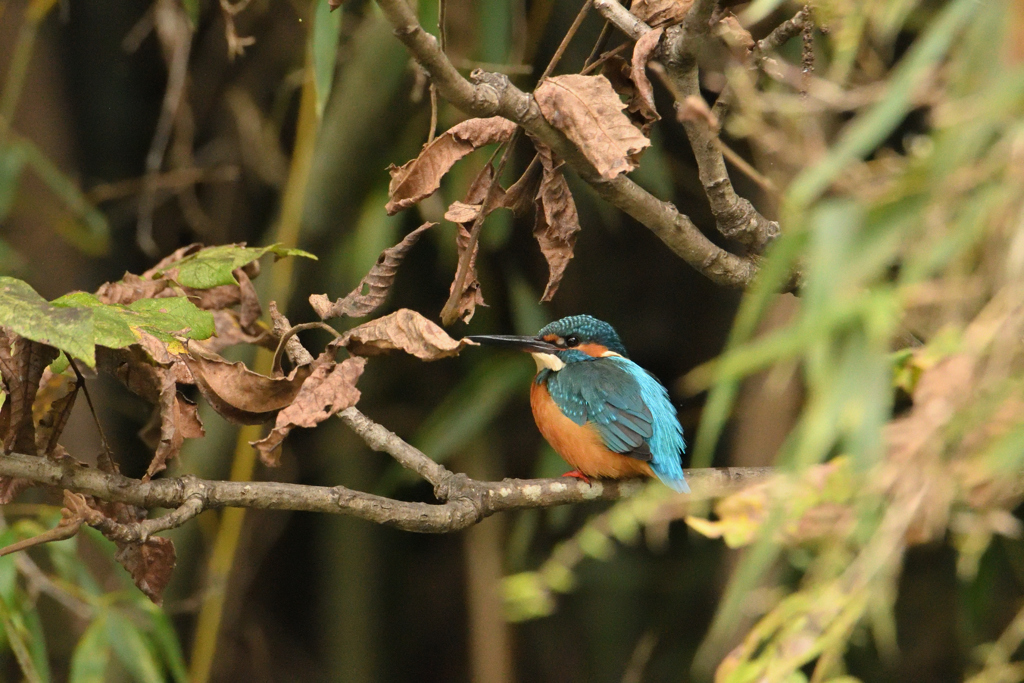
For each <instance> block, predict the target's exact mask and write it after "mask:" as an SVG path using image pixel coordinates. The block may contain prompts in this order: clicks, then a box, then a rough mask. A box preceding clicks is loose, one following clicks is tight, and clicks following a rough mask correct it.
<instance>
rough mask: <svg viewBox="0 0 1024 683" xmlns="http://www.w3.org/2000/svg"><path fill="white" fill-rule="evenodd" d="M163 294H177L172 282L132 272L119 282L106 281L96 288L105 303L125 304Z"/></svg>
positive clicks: (97, 296)
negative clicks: (151, 278)
mask: <svg viewBox="0 0 1024 683" xmlns="http://www.w3.org/2000/svg"><path fill="white" fill-rule="evenodd" d="M161 295H163V296H175V295H176V292H175V291H174V289H173V287H172V286H171V283H170V282H168V281H167V280H164V279H163V278H158V279H156V280H148V279H146V278H142V277H139V276H138V275H133V274H132V273H125V274H124V277H122V278H121V280H120V281H119V282H106V283H104V284H102V285H100V288H99V289H97V290H96V298H97V299H99V300H100V301H102V302H103V303H105V304H123V305H125V306H127V305H128V304H130V303H134V302H136V301H138V300H139V299H155V298H157V297H160V296H161Z"/></svg>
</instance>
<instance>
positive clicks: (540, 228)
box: [533, 143, 580, 301]
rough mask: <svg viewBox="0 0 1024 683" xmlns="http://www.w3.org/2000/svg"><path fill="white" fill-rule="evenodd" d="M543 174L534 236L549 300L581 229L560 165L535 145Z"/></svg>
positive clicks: (544, 150) (540, 145) (548, 152)
mask: <svg viewBox="0 0 1024 683" xmlns="http://www.w3.org/2000/svg"><path fill="white" fill-rule="evenodd" d="M537 155H538V156H539V157H540V161H541V166H542V168H543V175H542V177H541V182H540V188H539V189H538V190H537V220H536V223H535V224H534V227H533V236H534V237H536V238H537V243H538V244H539V245H540V250H541V253H543V254H544V258H545V259H546V260H547V262H548V284H547V286H546V287H545V288H544V296H542V297H541V301H551V298H552V297H553V296H554V295H555V292H556V291H558V285H559V283H560V282H561V281H562V275H563V274H564V273H565V267H566V266H567V265H569V261H570V260H571V259H572V255H573V248H574V247H575V245H576V234H577V233H578V232H579V231H580V217H579V214H577V212H576V202H574V201H573V198H572V193H571V192H570V191H569V185H568V184H567V183H566V182H565V176H563V175H562V170H561V167H560V165H558V164H556V163H555V159H554V155H553V153H552V152H551V150H550V149H548V148H547V147H545V146H544V145H542V144H539V143H538V144H537Z"/></svg>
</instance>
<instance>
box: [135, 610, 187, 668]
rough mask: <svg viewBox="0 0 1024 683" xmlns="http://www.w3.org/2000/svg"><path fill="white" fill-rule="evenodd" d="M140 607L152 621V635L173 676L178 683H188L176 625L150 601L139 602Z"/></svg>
mask: <svg viewBox="0 0 1024 683" xmlns="http://www.w3.org/2000/svg"><path fill="white" fill-rule="evenodd" d="M139 606H140V607H142V608H143V609H145V610H146V611H147V612H148V613H149V615H150V619H151V620H152V625H153V627H152V629H150V635H151V636H152V637H153V640H154V641H155V643H156V647H157V649H158V650H159V652H160V654H161V655H162V657H163V660H164V663H166V664H167V668H168V669H169V670H170V672H171V675H172V676H173V677H174V680H175V681H177V683H188V669H187V668H186V666H185V655H184V654H183V653H182V651H181V643H180V642H179V641H178V633H177V631H175V630H174V624H172V623H171V620H170V618H169V617H168V616H167V613H166V612H164V610H163V609H162V608H160V607H158V606H156V605H154V604H153V603H152V602H150V601H149V600H148V599H147V600H145V601H141V600H140V601H139Z"/></svg>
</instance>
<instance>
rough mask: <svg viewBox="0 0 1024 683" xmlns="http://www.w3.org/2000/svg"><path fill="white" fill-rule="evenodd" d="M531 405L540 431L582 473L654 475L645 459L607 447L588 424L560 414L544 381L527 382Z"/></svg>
mask: <svg viewBox="0 0 1024 683" xmlns="http://www.w3.org/2000/svg"><path fill="white" fill-rule="evenodd" d="M530 407H531V408H533V419H534V420H535V421H536V422H537V428H538V429H539V430H540V433H541V434H542V435H543V436H544V438H545V439H547V442H548V443H549V444H551V447H552V448H554V449H555V451H556V452H557V453H558V454H559V455H560V456H562V458H563V459H564V460H565V461H566V462H567V463H569V465H571V466H572V467H574V468H576V469H577V470H579V471H580V473H581V474H584V475H586V476H588V477H598V478H602V477H603V478H609V479H622V478H625V477H636V476H640V475H644V476H648V477H653V476H654V473H653V472H652V471H651V466H650V465H648V464H647V463H646V462H644V461H642V460H638V459H636V458H631V457H629V456H627V455H622V454H621V453H616V452H614V451H611V450H609V449H608V447H607V446H605V445H604V441H602V439H601V435H600V434H598V433H597V431H596V430H595V429H593V428H592V427H591V426H590V424H586V425H578V424H576V423H575V422H573V421H572V420H570V419H569V418H567V417H566V416H565V415H564V414H562V411H561V410H560V409H559V408H558V406H557V405H556V404H555V401H554V399H552V398H551V394H550V393H548V388H547V384H546V383H544V382H542V383H540V384H538V383H537V382H536V381H535V382H533V383H532V384H531V385H530Z"/></svg>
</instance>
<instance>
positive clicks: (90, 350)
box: [0, 276, 96, 368]
mask: <svg viewBox="0 0 1024 683" xmlns="http://www.w3.org/2000/svg"><path fill="white" fill-rule="evenodd" d="M0 320H3V321H4V324H5V325H6V326H7V327H9V328H11V329H12V330H14V332H15V333H17V334H19V335H21V336H22V337H25V338H26V339H31V340H33V341H37V342H40V343H42V344H49V345H50V346H53V347H56V348H58V349H61V350H62V351H66V352H67V353H68V354H70V355H72V356H74V357H75V358H79V359H81V360H82V361H83V362H84V363H85V364H86V365H88V366H89V367H90V368H91V367H95V365H96V349H95V345H94V343H93V338H94V336H95V332H94V322H93V312H92V311H91V310H90V309H83V308H66V307H61V306H54V305H52V304H50V303H48V302H47V301H46V299H44V298H43V297H41V296H39V294H38V293H37V292H36V291H35V290H34V289H32V287H30V286H29V285H28V283H26V282H22V281H21V280H18V279H15V278H12V277H2V276H0Z"/></svg>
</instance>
